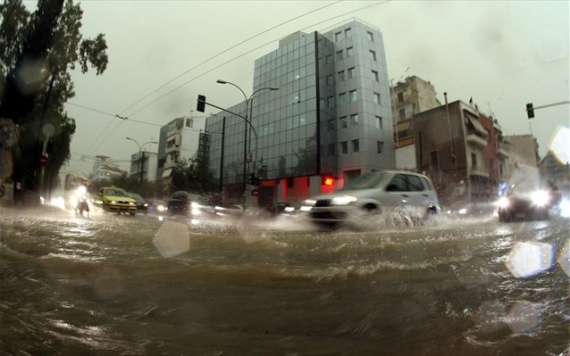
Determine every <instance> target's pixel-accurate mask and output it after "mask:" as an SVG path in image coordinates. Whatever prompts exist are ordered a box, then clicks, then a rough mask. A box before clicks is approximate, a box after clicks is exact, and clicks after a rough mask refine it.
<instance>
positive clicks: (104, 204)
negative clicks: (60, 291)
mask: <svg viewBox="0 0 570 356" xmlns="http://www.w3.org/2000/svg"><path fill="white" fill-rule="evenodd" d="M93 204H94V205H95V206H98V207H100V208H102V209H103V210H106V211H111V212H116V213H118V214H120V213H129V214H130V215H135V213H136V212H137V203H136V201H135V200H134V199H133V198H131V196H130V195H129V193H127V192H126V191H125V190H124V189H121V188H117V187H104V188H101V189H99V192H97V195H96V196H95V199H94V201H93Z"/></svg>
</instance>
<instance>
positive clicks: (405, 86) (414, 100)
mask: <svg viewBox="0 0 570 356" xmlns="http://www.w3.org/2000/svg"><path fill="white" fill-rule="evenodd" d="M391 89H392V93H391V95H392V117H393V118H394V122H395V123H397V122H398V121H400V120H406V119H411V118H412V117H413V116H414V115H416V114H419V113H420V112H423V111H426V110H430V109H433V108H436V107H438V106H441V103H440V102H439V100H437V97H436V94H437V93H436V92H435V87H434V86H433V84H431V83H430V82H426V81H425V80H423V79H421V78H419V77H417V76H415V75H413V76H410V77H407V78H406V79H405V80H404V81H399V82H397V83H396V84H395V85H394V86H393V87H392V88H391Z"/></svg>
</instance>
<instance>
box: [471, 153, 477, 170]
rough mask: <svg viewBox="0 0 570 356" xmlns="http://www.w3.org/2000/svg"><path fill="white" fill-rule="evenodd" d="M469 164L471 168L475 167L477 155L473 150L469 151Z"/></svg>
mask: <svg viewBox="0 0 570 356" xmlns="http://www.w3.org/2000/svg"><path fill="white" fill-rule="evenodd" d="M471 165H472V166H473V168H477V155H476V154H475V152H471Z"/></svg>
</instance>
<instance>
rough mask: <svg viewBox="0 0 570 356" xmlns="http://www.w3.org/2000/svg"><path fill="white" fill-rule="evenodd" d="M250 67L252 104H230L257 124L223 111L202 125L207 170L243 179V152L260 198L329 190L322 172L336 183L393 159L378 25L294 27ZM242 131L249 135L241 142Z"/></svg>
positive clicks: (227, 180) (226, 180)
mask: <svg viewBox="0 0 570 356" xmlns="http://www.w3.org/2000/svg"><path fill="white" fill-rule="evenodd" d="M254 73H255V77H254V84H253V90H252V92H251V93H252V94H251V97H250V100H249V103H248V102H242V103H240V104H238V105H236V106H234V107H232V108H229V109H228V111H231V112H234V113H237V114H238V115H241V116H244V117H245V116H247V117H248V120H249V121H250V122H251V125H248V124H247V123H246V121H245V120H244V119H243V118H241V117H238V116H236V115H232V114H229V113H227V112H220V113H218V114H216V115H213V116H211V117H210V118H208V120H207V123H206V130H207V132H210V136H211V137H210V163H211V169H212V171H213V172H214V174H215V175H216V176H219V175H220V174H223V185H224V187H231V186H235V191H239V187H240V186H243V182H244V170H243V162H244V158H245V160H246V162H247V163H248V166H247V167H246V170H245V171H246V172H247V175H246V176H245V178H246V180H247V176H248V175H249V173H254V174H255V175H257V176H258V177H259V178H261V179H263V180H264V182H263V184H262V185H261V186H260V187H259V193H260V194H259V198H258V200H261V201H262V203H263V204H264V205H265V204H268V203H271V202H272V201H292V200H301V199H305V198H307V197H308V196H311V195H314V194H317V193H320V192H322V191H324V190H326V189H327V188H326V187H323V184H322V177H324V176H327V177H334V180H335V185H336V186H337V187H338V186H342V184H343V183H344V181H345V180H348V179H351V178H352V177H355V176H358V175H360V174H363V173H366V172H368V171H371V170H377V169H388V168H393V167H394V165H395V158H394V147H393V133H392V132H393V129H392V117H391V107H390V93H389V81H388V74H387V68H386V59H385V54H384V46H383V40H382V34H381V33H380V31H379V30H377V29H375V28H373V27H372V26H369V25H366V24H364V23H362V22H360V21H357V20H351V21H350V22H347V23H344V24H342V25H339V26H335V27H334V28H333V29H332V30H329V31H326V32H324V33H319V32H313V33H303V32H296V33H293V34H291V35H290V36H288V37H286V38H284V39H282V40H281V41H280V42H279V48H278V49H276V50H275V51H273V52H271V53H268V54H267V55H265V56H263V57H261V58H259V59H257V60H256V61H255V71H254ZM269 88H279V90H270V89H269ZM246 111H247V114H248V115H246ZM244 129H247V130H248V132H247V135H248V137H249V138H250V139H248V144H249V147H247V148H246V149H245V150H244V138H245V136H246V133H244ZM250 131H251V133H250ZM244 153H245V154H244ZM230 190H231V189H230ZM235 195H236V194H233V196H235ZM260 205H261V204H260Z"/></svg>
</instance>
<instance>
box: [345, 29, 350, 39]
mask: <svg viewBox="0 0 570 356" xmlns="http://www.w3.org/2000/svg"><path fill="white" fill-rule="evenodd" d="M349 37H350V27H349V28H347V29H346V30H344V38H349Z"/></svg>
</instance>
